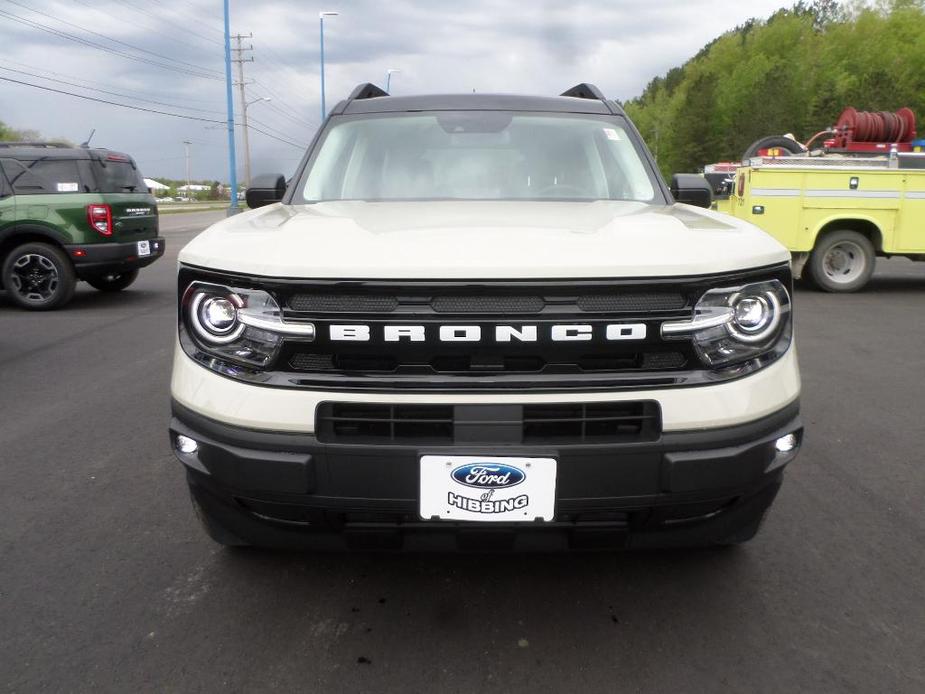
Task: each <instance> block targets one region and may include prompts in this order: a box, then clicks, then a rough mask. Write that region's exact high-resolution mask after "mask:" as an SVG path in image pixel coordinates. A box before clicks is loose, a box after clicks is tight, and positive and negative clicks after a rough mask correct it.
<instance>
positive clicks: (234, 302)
mask: <svg viewBox="0 0 925 694" xmlns="http://www.w3.org/2000/svg"><path fill="white" fill-rule="evenodd" d="M243 306H244V301H243V300H242V299H241V297H239V296H238V295H237V294H231V293H230V294H227V295H225V296H221V295H218V294H212V293H209V292H204V291H198V292H196V293H195V294H194V295H193V299H192V301H191V302H190V308H189V317H190V324H191V325H192V327H193V330H195V331H196V334H197V335H199V337H200V338H202V339H203V340H205V341H206V342H209V343H211V344H214V345H226V344H228V343H230V342H234V341H235V340H237V339H238V338H239V337H241V334H242V333H243V332H244V328H245V326H244V324H243V323H241V322H240V321H239V320H238V315H237V313H238V309H239V308H242V307H243Z"/></svg>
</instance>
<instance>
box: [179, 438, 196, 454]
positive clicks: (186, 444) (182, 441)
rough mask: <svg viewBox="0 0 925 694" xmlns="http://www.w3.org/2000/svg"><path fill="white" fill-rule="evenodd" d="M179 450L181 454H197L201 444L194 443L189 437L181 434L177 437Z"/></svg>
mask: <svg viewBox="0 0 925 694" xmlns="http://www.w3.org/2000/svg"><path fill="white" fill-rule="evenodd" d="M177 450H178V451H180V453H195V452H196V451H198V450H199V444H198V443H196V442H195V441H193V439H191V438H190V437H189V436H184V435H183V434H180V435H179V436H177Z"/></svg>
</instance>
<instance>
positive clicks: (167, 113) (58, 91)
mask: <svg viewBox="0 0 925 694" xmlns="http://www.w3.org/2000/svg"><path fill="white" fill-rule="evenodd" d="M0 80H2V81H3V82H11V83H13V84H20V85H23V86H26V87H34V88H35V89H41V90H43V91H46V92H54V93H55V94H64V95H66V96H73V97H75V98H77V99H84V100H86V101H95V102H97V103H100V104H108V105H109V106H119V107H121V108H127V109H131V110H132V111H143V112H145V113H155V114H157V115H161V116H171V117H173V118H184V119H186V120H194V121H199V122H201V123H225V121H223V120H217V119H215V118H204V117H202V116H190V115H186V114H183V113H171V112H170V111H160V110H158V109H154V108H145V107H144V106H132V105H131V104H122V103H119V102H118V101H109V100H108V99H99V98H97V97H95V96H87V95H85V94H75V93H74V92H68V91H65V90H63V89H55V88H54V87H46V86H44V85H41V84H33V83H32V82H24V81H22V80H15V79H13V78H12V77H3V76H0ZM235 125H240V124H239V123H236V124H235ZM251 130H253V131H255V132H258V133H260V134H261V135H266V136H267V137H269V138H272V139H274V140H278V141H279V142H282V143H284V144H287V145H291V146H292V147H297V148H299V149H305V145H302V144H299V143H297V142H292V141H291V140H287V139H285V138H283V137H277V136H276V135H273V134H271V133H268V132H266V131H265V130H261V129H260V128H254V127H251Z"/></svg>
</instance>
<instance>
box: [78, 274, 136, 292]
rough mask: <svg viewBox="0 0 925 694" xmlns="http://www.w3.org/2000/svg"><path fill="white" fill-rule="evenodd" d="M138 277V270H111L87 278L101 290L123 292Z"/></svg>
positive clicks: (90, 283)
mask: <svg viewBox="0 0 925 694" xmlns="http://www.w3.org/2000/svg"><path fill="white" fill-rule="evenodd" d="M137 279H138V270H137V269H135V270H126V271H124V272H109V273H106V274H105V275H96V276H93V277H88V278H87V284H89V285H90V286H91V287H93V288H94V289H99V290H100V291H101V292H121V291H122V290H123V289H125V288H126V287H128V286H129V285H131V284H132V283H133V282H134V281H135V280H137Z"/></svg>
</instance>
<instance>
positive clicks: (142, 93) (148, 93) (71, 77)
mask: <svg viewBox="0 0 925 694" xmlns="http://www.w3.org/2000/svg"><path fill="white" fill-rule="evenodd" d="M2 59H3V61H4V62H6V63H9V64H10V65H15V66H16V67H20V68H26V69H29V70H41V71H42V72H43V73H45V74H46V75H54V76H55V77H63V78H66V79H67V80H68V82H67V83H68V84H70V85H71V86H73V87H80V88H81V89H89V88H90V87H85V86H84V84H97V85H102V86H104V87H112V86H118V85H114V84H113V83H112V82H101V81H97V80H88V79H87V78H85V77H77V76H75V75H69V74H66V73H63V72H54V71H53V70H47V69H45V68H40V67H36V66H35V65H29V64H27V63H21V62H19V61H17V60H10V59H9V58H7V57H6V56H3V58H2ZM43 79H47V78H45V77H43ZM81 82H82V83H84V84H79V83H81ZM118 88H119V89H120V90H121V91H123V92H127V93H129V94H130V95H131V98H133V99H137V98H139V97H140V96H160V95H158V94H152V92H151V91H150V90H146V91H141V90H138V89H131V88H129V87H122V86H119V87H118ZM100 91H102V90H100ZM136 94H137V95H139V96H135V95H136ZM183 99H184V101H193V102H196V103H200V104H214V103H215V102H214V100H212V99H195V98H191V97H188V96H186V95H183ZM184 108H185V107H184Z"/></svg>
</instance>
